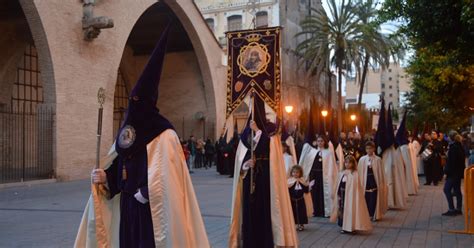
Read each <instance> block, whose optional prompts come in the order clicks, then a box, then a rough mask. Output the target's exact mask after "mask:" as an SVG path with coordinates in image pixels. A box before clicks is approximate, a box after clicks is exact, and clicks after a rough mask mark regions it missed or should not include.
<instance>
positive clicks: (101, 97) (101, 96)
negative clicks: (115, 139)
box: [95, 87, 105, 169]
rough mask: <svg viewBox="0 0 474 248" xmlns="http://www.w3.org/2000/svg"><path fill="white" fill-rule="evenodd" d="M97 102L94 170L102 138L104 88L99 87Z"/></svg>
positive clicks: (97, 165) (98, 158)
mask: <svg viewBox="0 0 474 248" xmlns="http://www.w3.org/2000/svg"><path fill="white" fill-rule="evenodd" d="M97 101H98V102H99V117H98V122H97V152H96V161H95V168H96V169H98V168H99V167H100V140H101V136H102V113H103V110H104V107H103V105H104V103H105V90H104V88H102V87H100V88H99V91H98V92H97Z"/></svg>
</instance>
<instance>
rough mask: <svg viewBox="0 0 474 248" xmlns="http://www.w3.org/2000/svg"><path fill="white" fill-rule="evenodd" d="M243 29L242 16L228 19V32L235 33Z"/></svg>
mask: <svg viewBox="0 0 474 248" xmlns="http://www.w3.org/2000/svg"><path fill="white" fill-rule="evenodd" d="M241 29H242V16H241V15H233V16H229V17H227V30H228V31H235V30H241Z"/></svg>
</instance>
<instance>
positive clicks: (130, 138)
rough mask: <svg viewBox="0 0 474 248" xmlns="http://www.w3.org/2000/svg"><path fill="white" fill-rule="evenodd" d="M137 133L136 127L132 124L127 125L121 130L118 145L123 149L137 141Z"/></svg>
mask: <svg viewBox="0 0 474 248" xmlns="http://www.w3.org/2000/svg"><path fill="white" fill-rule="evenodd" d="M135 138H136V133H135V128H133V127H132V126H130V125H126V126H125V127H123V128H122V130H120V134H119V139H118V145H119V147H120V148H122V149H127V148H129V147H130V146H132V145H133V143H134V142H135Z"/></svg>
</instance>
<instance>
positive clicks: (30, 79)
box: [11, 45, 44, 113]
mask: <svg viewBox="0 0 474 248" xmlns="http://www.w3.org/2000/svg"><path fill="white" fill-rule="evenodd" d="M40 76H41V74H40V70H39V66H38V54H37V52H36V48H35V47H34V46H31V45H28V46H27V47H26V48H25V51H24V53H23V57H22V59H21V62H20V63H19V65H18V67H17V70H16V80H15V82H14V83H13V89H12V97H11V109H12V110H13V111H16V112H22V113H23V112H25V113H34V112H36V108H37V106H38V105H39V104H41V103H43V102H44V99H43V83H42V82H41V77H40Z"/></svg>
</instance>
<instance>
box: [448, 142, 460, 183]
mask: <svg viewBox="0 0 474 248" xmlns="http://www.w3.org/2000/svg"><path fill="white" fill-rule="evenodd" d="M464 159H465V155H464V149H463V147H462V145H461V143H459V142H453V143H451V144H449V148H448V158H447V160H446V166H445V167H444V174H446V177H448V178H452V179H461V178H463V177H464V168H465V161H464Z"/></svg>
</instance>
